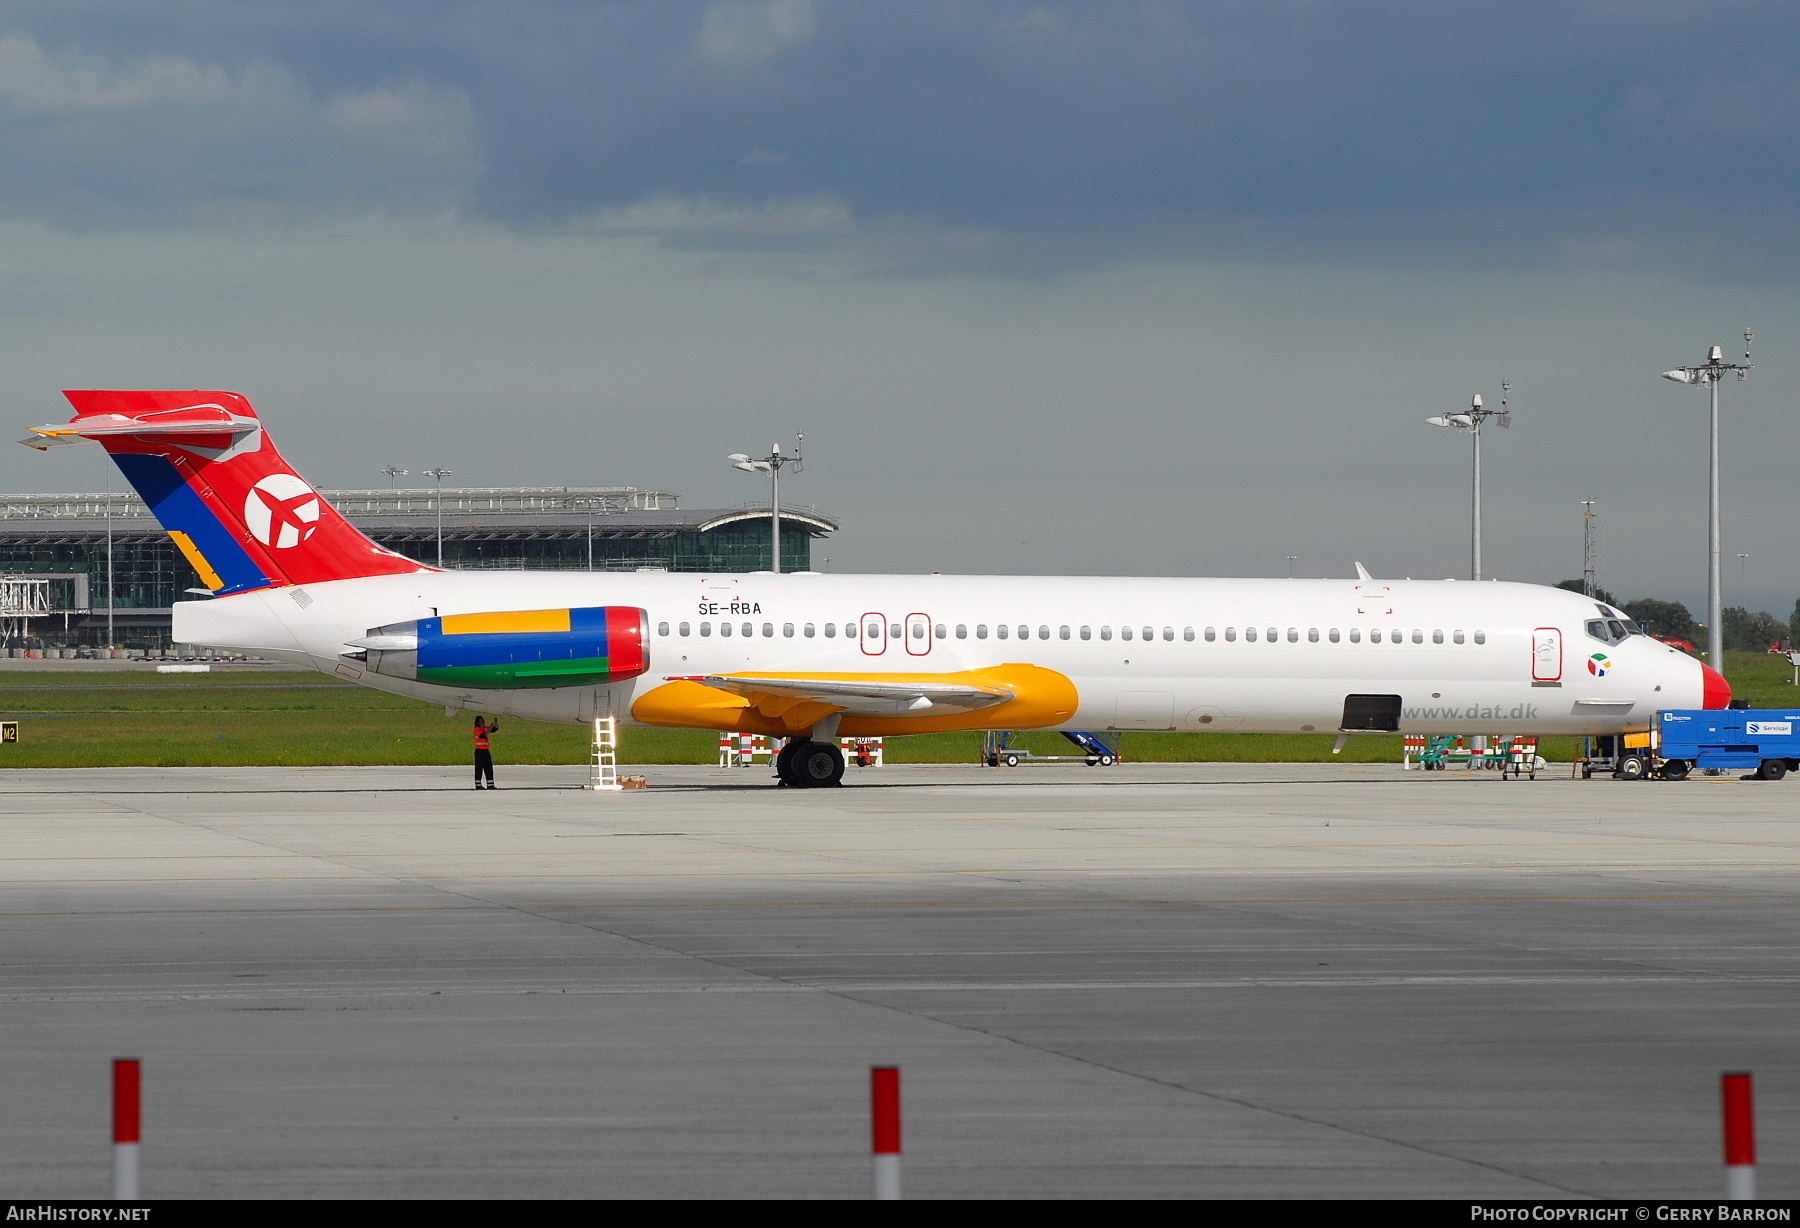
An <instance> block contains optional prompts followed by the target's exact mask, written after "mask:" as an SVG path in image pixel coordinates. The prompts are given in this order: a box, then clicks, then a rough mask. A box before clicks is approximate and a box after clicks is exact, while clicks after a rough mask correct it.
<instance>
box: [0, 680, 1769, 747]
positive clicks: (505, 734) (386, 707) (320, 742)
mask: <svg viewBox="0 0 1800 1228" xmlns="http://www.w3.org/2000/svg"><path fill="white" fill-rule="evenodd" d="M1726 671H1727V676H1728V677H1730V679H1731V685H1732V687H1733V689H1734V691H1735V693H1736V695H1737V697H1738V698H1739V699H1747V700H1749V701H1750V703H1751V705H1752V706H1753V707H1784V706H1787V705H1790V704H1800V687H1794V686H1792V685H1790V682H1789V680H1790V679H1791V678H1792V677H1793V670H1792V667H1791V666H1789V665H1788V664H1787V661H1786V659H1785V658H1782V657H1775V656H1770V655H1768V654H1767V653H1748V652H1746V653H1732V654H1730V655H1729V656H1728V657H1727V658H1726ZM0 716H3V717H4V718H5V719H8V720H14V719H16V720H18V721H19V722H20V737H19V741H18V743H16V744H5V745H0V768H5V767H141V766H154V767H253V766H262V765H280V766H290V767H303V766H327V765H338V764H463V763H467V762H468V761H469V758H470V751H471V746H472V743H471V740H470V736H469V726H470V724H471V722H472V719H473V718H472V715H470V714H464V715H460V716H456V717H446V716H445V715H444V710H443V709H442V708H441V707H438V706H437V705H435V704H425V703H420V702H418V701H416V700H411V699H400V698H398V697H396V696H392V695H386V694H383V693H382V692H380V691H371V690H369V689H367V688H365V687H359V686H354V685H351V684H350V683H340V682H335V681H332V680H331V679H328V678H326V677H324V676H323V675H320V674H312V673H269V674H263V673H248V672H244V673H223V672H222V673H216V674H154V673H145V672H136V671H118V672H112V671H94V672H88V671H83V672H80V673H76V672H73V671H71V672H69V673H53V672H44V673H37V672H30V673H27V672H23V671H20V672H16V673H15V672H10V671H9V672H6V673H0ZM503 725H504V727H503V728H502V729H501V731H500V733H499V734H498V735H497V736H496V737H495V739H494V756H495V758H496V759H498V760H499V761H500V762H501V763H556V764H575V763H584V762H586V760H587V754H588V733H587V730H586V729H585V728H584V727H582V726H579V725H552V724H546V723H544V722H542V721H523V720H514V719H512V718H508V719H507V720H506V721H504V722H503ZM623 738H624V745H623V746H622V747H621V754H620V759H621V761H623V762H627V763H711V762H713V761H714V760H715V759H716V757H717V755H718V736H717V735H716V734H714V733H711V732H709V731H707V730H691V729H626V730H624V731H623ZM1334 741H1335V738H1334V737H1333V735H1331V734H1258V733H1199V734H1195V733H1132V734H1128V735H1126V738H1125V756H1126V758H1127V759H1132V760H1138V761H1149V762H1168V763H1197V762H1224V763H1269V762H1291V763H1323V762H1330V761H1336V762H1351V763H1394V762H1397V761H1398V760H1399V758H1400V739H1399V738H1398V737H1389V736H1368V737H1360V736H1359V737H1355V738H1352V739H1350V744H1349V745H1348V746H1347V747H1345V749H1344V753H1343V754H1342V755H1341V756H1337V757H1335V760H1334V757H1333V755H1332V754H1331V746H1332V743H1333V742H1334ZM1015 744H1016V745H1018V746H1020V747H1022V748H1024V749H1026V750H1030V751H1033V752H1035V753H1037V754H1052V755H1063V754H1073V753H1074V751H1075V748H1074V747H1073V746H1071V745H1070V744H1069V743H1068V742H1067V741H1065V740H1064V739H1063V738H1061V737H1060V736H1058V735H1056V734H1049V733H1028V734H1024V735H1021V736H1020V737H1019V738H1018V739H1017V740H1016V742H1015ZM1577 745H1578V740H1577V739H1575V738H1547V739H1545V741H1544V743H1543V746H1542V750H1543V753H1544V755H1545V756H1546V757H1547V758H1550V759H1552V760H1565V761H1566V760H1568V759H1570V758H1572V757H1573V756H1574V754H1575V752H1576V746H1577ZM980 748H981V735H980V734H979V733H934V734H919V735H915V736H912V737H904V738H890V739H889V740H888V744H887V748H886V749H887V758H888V760H889V761H890V762H893V763H973V762H974V761H975V759H976V757H977V755H978V753H979V751H980Z"/></svg>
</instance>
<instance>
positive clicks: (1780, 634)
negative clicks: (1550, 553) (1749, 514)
mask: <svg viewBox="0 0 1800 1228" xmlns="http://www.w3.org/2000/svg"><path fill="white" fill-rule="evenodd" d="M1556 587H1557V588H1566V589H1568V590H1569V591H1570V592H1572V593H1579V592H1581V591H1582V586H1581V581H1580V580H1564V581H1562V582H1561V583H1559V584H1558V585H1557V586H1556ZM1594 599H1595V600H1596V601H1604V602H1605V603H1606V604H1607V605H1610V606H1613V607H1614V608H1616V609H1620V610H1624V611H1625V612H1626V613H1627V614H1629V615H1630V616H1631V621H1632V622H1634V623H1636V624H1637V625H1638V626H1640V627H1642V628H1643V629H1644V630H1645V631H1647V632H1649V633H1650V634H1652V635H1659V636H1662V637H1664V638H1666V639H1677V640H1687V641H1688V642H1690V643H1693V644H1699V643H1703V642H1704V641H1705V639H1706V628H1705V627H1704V626H1703V625H1701V624H1700V623H1698V622H1696V621H1695V620H1694V616H1693V614H1691V613H1690V612H1689V611H1688V608H1687V607H1686V606H1685V605H1683V604H1682V603H1681V602H1679V601H1660V600H1658V599H1657V598H1655V597H1639V598H1638V599H1637V600H1636V601H1620V600H1619V599H1618V598H1617V597H1614V596H1613V595H1612V594H1611V593H1609V592H1607V591H1606V590H1605V589H1603V588H1597V589H1595V590H1594ZM1724 613H1725V651H1726V652H1765V651H1767V650H1768V648H1769V646H1770V645H1771V644H1779V643H1781V642H1782V641H1783V640H1791V639H1793V638H1794V630H1795V628H1797V627H1800V600H1797V601H1795V602H1794V614H1793V617H1792V619H1790V620H1789V621H1787V622H1782V621H1781V620H1780V619H1779V618H1776V617H1775V616H1774V615H1773V614H1771V613H1769V612H1768V611H1767V610H1758V611H1756V613H1754V614H1752V613H1751V612H1750V611H1749V610H1747V609H1745V608H1744V607H1743V606H1741V605H1728V606H1726V607H1725V611H1724Z"/></svg>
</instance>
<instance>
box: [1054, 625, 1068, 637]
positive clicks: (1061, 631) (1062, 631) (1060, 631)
mask: <svg viewBox="0 0 1800 1228" xmlns="http://www.w3.org/2000/svg"><path fill="white" fill-rule="evenodd" d="M1056 638H1057V639H1059V640H1066V639H1068V638H1069V629H1068V628H1067V627H1058V628H1057V629H1056Z"/></svg>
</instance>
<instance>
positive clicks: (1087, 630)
mask: <svg viewBox="0 0 1800 1228" xmlns="http://www.w3.org/2000/svg"><path fill="white" fill-rule="evenodd" d="M1081 638H1082V639H1084V640H1091V639H1093V638H1094V629H1093V628H1092V627H1083V628H1082V629H1081Z"/></svg>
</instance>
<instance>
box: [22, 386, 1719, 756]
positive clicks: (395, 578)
mask: <svg viewBox="0 0 1800 1228" xmlns="http://www.w3.org/2000/svg"><path fill="white" fill-rule="evenodd" d="M65 395H66V396H67V397H68V399H69V401H70V403H71V404H73V405H74V407H75V417H74V419H73V420H72V421H70V422H68V423H66V424H57V425H48V426H41V427H36V428H33V432H32V435H31V436H30V437H29V438H27V439H25V440H22V441H21V442H23V443H26V444H28V445H30V446H33V447H38V448H49V447H54V446H57V445H60V444H68V443H79V442H84V441H90V440H91V441H98V442H100V443H101V444H103V445H104V446H105V447H106V449H107V451H108V452H109V453H111V455H112V457H113V459H114V460H115V461H116V462H117V464H118V465H119V468H120V469H121V470H122V471H123V472H124V474H125V476H126V477H127V478H128V479H129V480H130V481H131V483H132V485H133V486H135V487H136V488H137V491H138V493H139V494H140V495H142V496H143V498H144V501H145V503H147V504H148V505H149V506H150V508H151V509H152V511H154V512H155V514H156V516H157V518H158V519H159V520H160V521H161V523H162V526H163V528H164V529H166V530H167V531H168V533H169V536H170V537H171V538H172V539H174V542H175V544H176V546H177V547H178V548H180V550H181V552H182V553H183V555H185V556H186V557H187V560H188V561H189V562H190V563H191V564H192V565H193V567H194V570H195V571H196V572H197V573H198V574H199V576H200V577H201V579H202V581H204V583H205V584H206V586H207V587H208V588H209V589H211V590H212V592H213V594H214V596H213V597H212V598H210V599H207V600H200V601H184V602H179V603H177V604H176V606H175V609H174V638H175V639H176V640H177V641H179V642H182V643H191V644H200V645H207V646H211V647H216V648H226V649H237V650H243V651H249V652H254V653H257V654H259V655H262V656H267V657H273V658H276V659H279V660H285V661H291V662H294V663H296V664H299V665H305V666H308V667H311V668H313V669H317V670H320V671H322V672H324V673H328V674H332V675H335V676H337V677H341V678H346V679H349V680H350V681H352V682H357V683H360V684H362V685H364V686H369V687H374V688H377V689H379V690H383V691H389V692H392V693H394V694H397V695H406V696H410V697H412V698H416V699H423V700H429V701H431V702H434V703H441V704H443V705H444V707H445V709H446V711H451V712H454V711H457V710H460V709H478V710H482V711H487V712H496V713H501V714H505V715H513V716H520V717H527V718H531V719H534V720H546V721H570V722H577V721H587V720H589V719H591V718H593V717H596V716H599V715H603V714H606V713H614V714H616V715H618V716H619V717H620V718H621V719H623V720H626V721H631V722H636V723H639V724H644V725H663V726H677V727H687V728H701V729H716V730H731V731H737V732H740V733H761V734H770V735H774V736H777V737H781V738H785V739H787V741H786V743H785V745H784V748H783V750H782V751H781V753H780V756H779V757H778V759H777V764H776V766H777V769H778V772H779V774H780V776H781V778H782V780H783V781H784V782H785V783H788V784H792V785H798V786H815V785H831V784H836V783H837V782H838V781H839V780H840V779H841V778H842V776H843V773H844V759H843V755H842V754H841V752H840V751H839V750H838V747H837V745H836V739H837V736H838V735H839V734H842V735H868V736H874V735H899V734H908V733H929V732H938V731H943V730H963V729H995V730H1026V729H1043V730H1129V729H1171V730H1192V731H1196V732H1201V731H1220V730H1239V731H1246V732H1269V733H1295V732H1299V733H1312V732H1315V731H1317V732H1338V733H1340V734H1345V735H1347V734H1349V733H1356V732H1399V731H1406V732H1421V733H1440V732H1441V733H1456V732H1467V731H1473V730H1479V731H1483V732H1501V731H1505V732H1509V733H1533V734H1616V733H1622V732H1628V731H1633V730H1642V729H1645V728H1648V726H1649V721H1650V714H1651V712H1653V711H1654V710H1656V709H1659V708H1694V707H1702V706H1704V707H1709V708H1722V707H1725V706H1726V704H1727V702H1728V701H1729V699H1730V697H1731V689H1730V687H1729V686H1728V685H1727V684H1726V682H1725V679H1724V678H1723V677H1722V676H1720V675H1719V674H1718V673H1717V672H1716V671H1715V670H1713V669H1711V668H1710V667H1708V666H1706V665H1704V664H1702V663H1701V662H1699V661H1696V660H1694V659H1693V658H1691V657H1688V656H1686V655H1684V654H1682V653H1680V652H1677V651H1676V650H1675V649H1673V648H1670V647H1668V646H1666V645H1664V644H1661V643H1659V642H1657V641H1656V640H1653V639H1651V638H1649V637H1648V636H1645V635H1643V634H1641V633H1640V632H1639V631H1638V629H1637V628H1636V627H1635V626H1633V625H1632V623H1631V621H1630V619H1628V618H1627V617H1626V616H1625V615H1624V614H1623V613H1622V612H1621V611H1619V610H1616V609H1614V608H1612V607H1611V606H1609V605H1606V604H1605V603H1602V602H1596V601H1594V600H1592V599H1589V598H1586V597H1582V596H1580V595H1578V594H1575V593H1570V592H1566V591H1564V590H1561V589H1555V588H1545V587H1540V586H1537V585H1529V584H1504V583H1498V582H1488V583H1471V582H1461V583H1459V582H1457V581H1454V580H1443V581H1412V580H1378V579H1375V578H1373V577H1371V576H1370V575H1369V574H1368V573H1367V572H1366V571H1365V570H1364V569H1363V568H1362V565H1361V564H1358V565H1357V570H1358V573H1359V575H1358V577H1357V578H1356V579H1353V580H1230V579H1128V578H1121V577H1101V578H1093V577H1070V576H944V575H928V576H856V575H819V574H816V573H810V572H802V573H799V574H793V575H776V574H763V573H752V574H749V575H711V574H670V573H657V574H648V573H638V574H629V575H622V574H614V573H592V572H562V571H534V572H524V571H521V572H494V571H441V570H438V569H437V568H434V567H428V566H426V565H425V564H423V563H419V562H417V561H415V560H413V559H409V558H406V557H404V556H402V555H399V554H396V553H394V552H392V551H390V550H386V549H383V548H382V547H380V546H377V545H376V544H375V543H374V542H372V541H370V540H369V539H368V538H367V537H365V536H364V535H363V534H362V533H361V532H360V531H358V530H357V529H356V528H355V527H353V526H352V525H351V524H350V523H349V521H347V520H345V519H344V518H343V517H342V516H341V515H339V513H338V512H337V511H336V510H335V509H334V508H332V507H331V506H330V504H328V503H327V502H326V501H325V500H324V499H323V498H321V497H320V496H319V495H318V493H317V492H316V491H314V490H313V488H312V487H311V486H310V485H308V484H307V483H306V481H305V480H304V479H302V478H301V477H300V476H299V475H298V474H297V473H295V472H294V471H293V469H292V468H291V467H289V465H288V464H287V462H286V461H284V460H283V459H282V458H281V455H280V453H278V452H277V451H276V450H275V447H274V445H273V443H271V442H270V440H269V438H268V435H267V434H266V432H265V431H264V430H263V426H262V423H261V421H260V419H258V417H257V415H256V412H255V410H254V409H252V408H251V406H250V403H249V402H248V401H247V400H245V399H244V398H243V397H241V396H239V395H237V394H235V393H230V392H205V391H192V392H190V391H148V392H116V391H99V390H78V391H70V392H67V393H65ZM1341 745H1342V741H1341V739H1340V746H1341Z"/></svg>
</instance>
